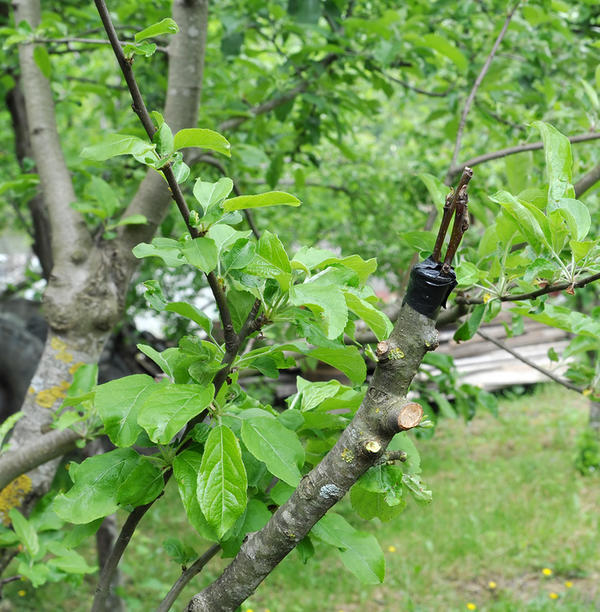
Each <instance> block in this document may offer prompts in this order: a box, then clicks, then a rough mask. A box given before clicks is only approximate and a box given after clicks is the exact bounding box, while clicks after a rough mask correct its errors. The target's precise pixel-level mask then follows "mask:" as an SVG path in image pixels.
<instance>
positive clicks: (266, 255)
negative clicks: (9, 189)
mask: <svg viewBox="0 0 600 612" xmlns="http://www.w3.org/2000/svg"><path fill="white" fill-rule="evenodd" d="M245 269H246V271H247V272H248V274H252V275H254V276H260V277H261V278H274V279H276V280H277V282H278V283H279V285H280V287H281V288H282V289H283V290H284V291H286V290H287V289H288V287H289V283H290V280H291V271H292V267H291V265H290V260H289V258H288V255H287V253H286V252H285V249H284V247H283V244H281V240H279V238H278V237H277V236H276V235H275V234H272V233H271V232H269V231H268V230H266V231H264V232H263V234H262V236H261V237H260V239H259V241H258V244H257V248H256V255H255V257H254V258H253V259H252V261H251V262H250V263H249V264H248V265H247V266H246V268H245Z"/></svg>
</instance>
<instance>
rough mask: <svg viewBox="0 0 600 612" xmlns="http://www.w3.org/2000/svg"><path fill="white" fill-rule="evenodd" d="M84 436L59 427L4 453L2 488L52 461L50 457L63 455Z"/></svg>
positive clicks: (0, 483)
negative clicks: (18, 477)
mask: <svg viewBox="0 0 600 612" xmlns="http://www.w3.org/2000/svg"><path fill="white" fill-rule="evenodd" d="M84 437H85V436H82V435H81V434H80V433H77V432H76V431H74V430H73V429H60V430H58V429H57V430H54V431H51V432H49V433H46V434H43V435H39V436H36V437H35V438H33V439H32V441H30V442H29V443H27V444H24V445H21V446H20V447H19V448H16V449H14V450H9V451H7V452H5V453H3V455H2V470H1V471H0V490H2V489H3V488H4V487H5V486H7V485H8V484H9V483H10V482H12V481H13V480H14V479H15V478H16V477H17V476H20V475H21V474H25V473H26V472H29V470H32V469H34V468H36V467H37V466H38V465H41V464H42V463H46V461H50V459H56V458H57V457H62V456H63V455H64V454H65V453H67V452H69V451H71V450H73V449H74V448H76V443H77V441H78V440H82V439H84Z"/></svg>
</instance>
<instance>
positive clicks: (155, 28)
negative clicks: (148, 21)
mask: <svg viewBox="0 0 600 612" xmlns="http://www.w3.org/2000/svg"><path fill="white" fill-rule="evenodd" d="M177 32H179V27H178V26H177V24H176V23H175V22H174V21H173V20H172V19H171V18H170V17H165V19H163V20H162V21H159V22H158V23H153V24H152V25H151V26H148V27H147V28H144V29H143V30H142V31H141V32H138V33H137V34H136V35H135V42H136V43H139V42H142V40H146V39H147V38H154V37H155V36H161V35H162V34H177Z"/></svg>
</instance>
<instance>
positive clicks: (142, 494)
mask: <svg viewBox="0 0 600 612" xmlns="http://www.w3.org/2000/svg"><path fill="white" fill-rule="evenodd" d="M164 487H165V481H164V478H163V474H162V471H161V470H160V469H159V468H158V467H157V466H156V465H155V464H154V463H153V462H152V461H151V460H150V459H148V458H147V457H140V460H139V462H138V464H137V465H136V466H135V467H134V468H133V469H132V470H131V472H130V473H129V475H128V476H127V478H125V480H124V481H123V482H122V483H121V486H120V487H119V489H118V490H117V503H118V504H119V505H120V506H143V505H145V504H149V503H150V502H151V501H153V500H155V499H156V498H157V497H158V496H159V495H160V494H161V493H162V490H163V489H164Z"/></svg>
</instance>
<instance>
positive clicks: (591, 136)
mask: <svg viewBox="0 0 600 612" xmlns="http://www.w3.org/2000/svg"><path fill="white" fill-rule="evenodd" d="M598 138H600V132H589V133H587V134H579V135H578V136H570V137H569V142H570V143H571V144H575V143H578V142H587V141H589V140H597V139H598ZM543 148H544V143H543V142H542V141H541V140H540V141H538V142H530V143H527V144H522V145H517V146H516V147H508V148H506V149H500V150H499V151H493V152H492V153H485V154H484V155H478V156H477V157H473V158H472V159H468V160H467V161H465V162H461V163H460V164H458V165H457V166H454V167H453V168H451V169H450V171H449V172H448V174H449V176H450V177H455V176H457V175H458V174H460V173H461V172H462V171H463V169H464V168H465V166H469V167H471V168H472V167H473V166H478V165H479V164H483V163H485V162H489V161H492V160H494V159H500V158H502V157H508V156H509V155H516V154H517V153H524V152H525V151H537V150H538V149H543Z"/></svg>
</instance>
